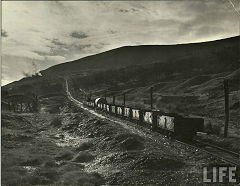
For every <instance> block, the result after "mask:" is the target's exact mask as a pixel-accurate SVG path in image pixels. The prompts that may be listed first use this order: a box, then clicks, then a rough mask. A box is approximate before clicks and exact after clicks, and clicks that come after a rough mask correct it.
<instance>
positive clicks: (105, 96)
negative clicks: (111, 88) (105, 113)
mask: <svg viewBox="0 0 240 186" xmlns="http://www.w3.org/2000/svg"><path fill="white" fill-rule="evenodd" d="M104 98H105V100H106V99H107V95H106V91H105V92H104Z"/></svg>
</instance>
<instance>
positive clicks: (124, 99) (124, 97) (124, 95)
mask: <svg viewBox="0 0 240 186" xmlns="http://www.w3.org/2000/svg"><path fill="white" fill-rule="evenodd" d="M125 103H126V93H124V94H123V106H124V107H125Z"/></svg>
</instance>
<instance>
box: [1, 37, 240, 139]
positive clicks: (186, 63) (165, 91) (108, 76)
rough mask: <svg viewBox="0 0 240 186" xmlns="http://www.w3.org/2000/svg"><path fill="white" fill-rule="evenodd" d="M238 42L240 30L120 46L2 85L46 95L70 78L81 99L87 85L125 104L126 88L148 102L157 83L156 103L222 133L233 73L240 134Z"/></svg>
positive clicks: (135, 102) (233, 120)
mask: <svg viewBox="0 0 240 186" xmlns="http://www.w3.org/2000/svg"><path fill="white" fill-rule="evenodd" d="M239 43H240V40H239V36H238V37H233V38H228V39H222V40H218V41H211V42H204V43H195V44H181V45H169V46H126V47H121V48H117V49H113V50H110V51H107V52H103V53H100V54H96V55H93V56H88V57H85V58H82V59H79V60H76V61H73V62H68V63H64V64H60V65H56V66H52V67H50V68H48V69H46V70H43V71H41V74H42V76H35V77H28V78H24V79H22V80H20V81H16V82H13V83H11V84H8V85H6V86H4V87H2V88H3V89H2V91H4V92H5V93H6V95H7V94H14V93H18V94H19V93H24V94H29V92H34V94H38V95H39V96H40V97H44V96H45V95H51V94H55V93H59V92H62V93H64V78H68V79H69V84H70V88H71V90H72V91H73V92H72V93H73V95H74V96H75V97H77V98H79V99H83V98H84V97H85V96H83V95H82V92H81V91H80V89H82V90H84V92H87V94H90V93H91V94H92V98H96V97H99V96H104V95H105V94H106V96H107V100H108V102H110V103H111V102H112V96H113V95H115V96H116V103H118V104H122V98H123V96H122V94H123V93H126V104H127V105H128V106H137V107H143V108H149V104H150V103H149V89H150V87H153V89H154V108H155V109H160V110H163V111H165V112H175V113H179V114H182V115H188V116H200V117H203V118H204V119H205V125H206V127H209V126H210V128H214V129H213V132H215V133H217V134H219V133H222V129H223V124H224V92H223V80H224V79H229V89H230V116H231V117H230V126H229V128H230V133H231V131H232V135H236V134H237V135H239V136H240V130H239V129H240V128H239V127H240V125H239V121H240V118H239V117H240V116H239V112H240V106H239V105H240V77H239V72H240V61H239V59H240V56H239V55H240V45H239ZM5 93H4V94H5ZM4 94H2V95H3V97H4ZM236 128H237V130H236ZM211 130H212V129H211Z"/></svg>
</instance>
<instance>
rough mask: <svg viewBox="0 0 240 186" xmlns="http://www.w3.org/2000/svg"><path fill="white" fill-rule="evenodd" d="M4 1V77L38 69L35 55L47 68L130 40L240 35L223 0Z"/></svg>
mask: <svg viewBox="0 0 240 186" xmlns="http://www.w3.org/2000/svg"><path fill="white" fill-rule="evenodd" d="M233 1H234V0H233ZM235 1H236V0H235ZM2 4H3V5H2V10H3V11H2V14H3V20H2V25H3V28H4V29H5V30H7V32H6V31H5V30H2V35H3V37H7V39H3V40H2V49H3V50H2V53H3V55H5V56H8V57H4V58H3V60H2V61H3V67H4V81H5V82H9V81H13V80H16V79H18V78H20V77H21V76H23V74H22V72H23V71H24V72H26V73H33V71H34V66H33V65H32V62H31V61H32V60H34V61H35V64H36V66H37V70H42V69H45V68H47V67H49V66H51V65H55V64H59V63H63V62H66V61H70V60H74V59H78V58H81V57H85V56H87V55H92V54H96V53H100V52H103V51H106V50H110V49H113V48H117V47H121V46H125V45H157V44H159V45H161V44H176V43H188V42H198V41H206V40H215V39H221V38H224V37H231V36H235V35H238V34H239V28H238V24H239V17H237V15H236V13H235V12H234V10H233V7H232V6H231V4H229V3H228V1H224V0H211V1H199V0H196V1H192V0H189V1H176V0H174V1H171V0H169V1H137V2H135V1H124V2H121V1H111V2H110V1H105V2H102V1H32V2H31V1H28V2H24V1H4V2H3V3H2ZM237 8H238V9H239V7H237ZM29 10H34V11H29ZM25 69H27V70H25ZM13 74H14V75H13Z"/></svg>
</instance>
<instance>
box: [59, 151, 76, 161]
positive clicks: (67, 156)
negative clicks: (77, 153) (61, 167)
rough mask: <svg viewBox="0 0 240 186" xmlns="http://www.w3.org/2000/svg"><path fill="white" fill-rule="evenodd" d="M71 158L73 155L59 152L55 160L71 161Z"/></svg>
mask: <svg viewBox="0 0 240 186" xmlns="http://www.w3.org/2000/svg"><path fill="white" fill-rule="evenodd" d="M72 158H73V153H72V152H61V153H59V154H58V155H57V156H56V157H55V159H56V160H57V161H60V160H71V159H72Z"/></svg>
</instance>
